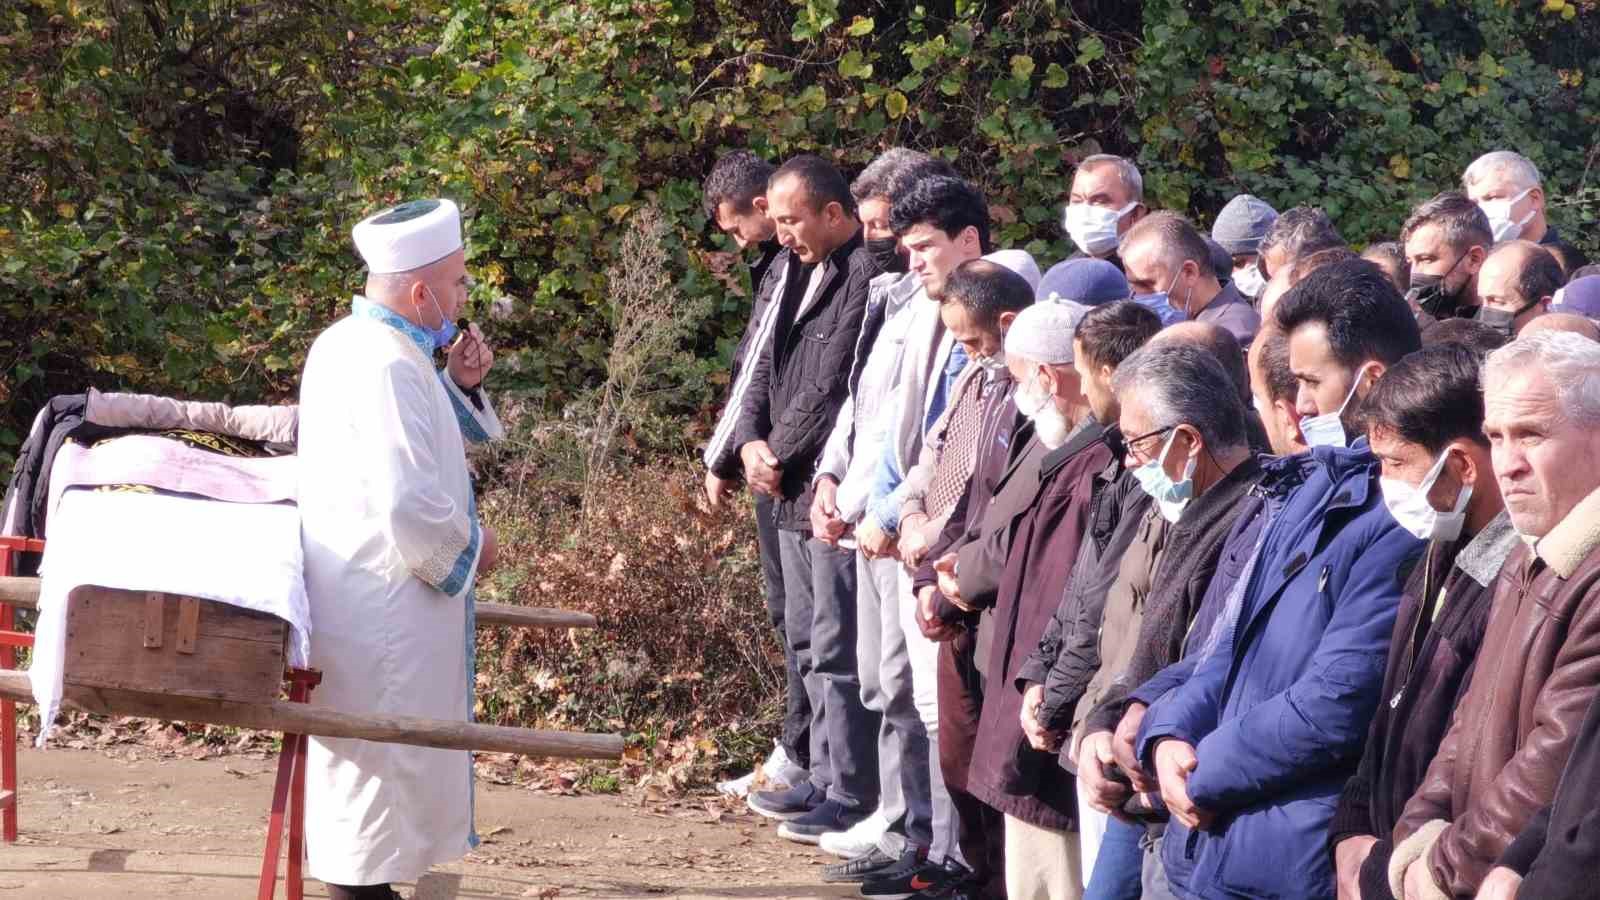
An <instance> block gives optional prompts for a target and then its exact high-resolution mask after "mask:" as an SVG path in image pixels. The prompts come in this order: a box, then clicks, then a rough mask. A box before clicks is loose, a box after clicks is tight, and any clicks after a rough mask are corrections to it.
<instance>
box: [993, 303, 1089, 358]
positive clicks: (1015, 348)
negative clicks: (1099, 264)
mask: <svg viewBox="0 0 1600 900" xmlns="http://www.w3.org/2000/svg"><path fill="white" fill-rule="evenodd" d="M1085 309H1086V308H1085V307H1083V306H1080V305H1078V304H1076V303H1035V304H1034V305H1032V306H1029V307H1027V308H1025V309H1023V310H1022V311H1021V312H1019V313H1017V318H1016V320H1015V321H1013V322H1012V323H1011V330H1010V331H1007V332H1006V356H1008V357H1013V358H1017V359H1026V360H1030V361H1032V362H1038V363H1045V364H1046V365H1052V366H1064V365H1070V364H1071V363H1072V334H1073V332H1074V331H1076V330H1077V329H1078V323H1079V322H1081V321H1082V320H1083V316H1084V312H1085Z"/></svg>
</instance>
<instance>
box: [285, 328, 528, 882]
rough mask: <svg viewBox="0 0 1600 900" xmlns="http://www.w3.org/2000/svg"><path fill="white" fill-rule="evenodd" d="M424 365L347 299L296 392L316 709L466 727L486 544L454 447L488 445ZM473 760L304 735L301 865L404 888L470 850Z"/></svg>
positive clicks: (427, 359)
mask: <svg viewBox="0 0 1600 900" xmlns="http://www.w3.org/2000/svg"><path fill="white" fill-rule="evenodd" d="M484 407H485V409H483V410H482V411H475V408H474V407H473V406H472V404H471V401H470V399H468V398H466V397H465V395H464V394H462V393H461V391H460V390H459V389H457V388H456V387H455V386H454V385H453V384H451V383H450V381H449V379H448V378H447V377H441V375H440V373H439V372H438V371H437V370H436V369H435V368H434V365H433V361H432V358H431V344H430V342H429V338H428V336H427V335H426V334H425V333H423V332H421V331H420V330H419V329H416V328H415V326H412V325H410V323H408V322H406V321H405V320H403V319H400V318H399V317H398V316H395V315H394V314H393V313H392V312H389V311H388V310H385V309H383V308H382V307H380V306H377V305H375V304H372V303H369V302H367V301H365V300H363V299H361V298H357V299H356V302H355V306H354V314H353V315H351V316H350V317H348V318H346V319H344V320H342V321H340V322H338V323H336V324H334V325H333V326H332V327H330V328H329V329H328V330H327V331H325V332H323V333H322V335H321V336H319V337H318V338H317V341H316V343H315V344H314V345H313V346H312V348H311V352H310V353H309V354H308V356H307V358H306V368H305V375H304V378H303V380H302V382H301V389H300V447H299V453H300V463H301V466H300V469H301V481H300V485H301V491H300V515H301V520H302V523H303V541H304V546H305V554H306V587H307V590H308V592H309V595H310V598H311V615H312V622H313V626H314V628H315V629H316V635H317V641H316V644H315V646H314V647H313V648H312V664H313V665H314V666H315V667H317V668H319V669H321V670H322V674H323V680H322V684H321V685H320V686H318V687H317V689H316V690H315V691H313V692H312V694H311V702H312V703H313V704H314V705H317V706H322V707H326V708H329V709H334V710H339V711H348V712H361V713H368V714H373V713H376V714H380V715H382V714H399V715H411V716H425V717H428V718H434V719H447V720H451V721H457V722H464V721H467V720H468V719H469V717H470V715H471V703H470V699H469V698H470V693H471V683H470V681H469V679H468V667H469V657H468V647H470V646H471V644H470V642H471V641H472V640H473V639H474V636H473V635H472V633H471V616H470V608H469V605H470V603H471V588H472V582H473V578H474V575H475V573H476V571H477V565H478V551H479V549H480V546H481V539H480V536H481V532H480V530H479V525H478V521H477V515H476V510H475V508H474V506H473V499H472V483H471V478H470V476H469V473H468V469H467V462H466V453H465V441H466V440H483V439H486V438H489V437H493V436H495V435H497V434H498V433H499V423H498V422H497V421H496V420H495V419H494V416H493V412H492V410H490V409H489V408H488V404H487V402H485V403H484ZM471 787H472V765H471V756H470V754H468V753H466V752H465V751H460V750H438V749H431V748H424V747H411V746H404V745H401V744H379V743H371V742H367V741H360V740H351V739H335V738H318V737H313V738H311V740H310V742H309V751H308V759H307V764H306V847H307V853H308V857H307V860H308V869H309V871H310V873H311V875H313V876H314V877H316V878H318V879H321V880H322V881H325V882H330V883H333V884H347V885H362V884H380V883H385V882H396V881H411V880H413V879H415V878H416V877H417V876H419V875H421V874H422V873H423V872H425V871H427V869H428V868H429V867H430V866H433V865H435V864H439V863H444V862H449V861H451V860H454V859H457V858H459V857H461V856H462V855H463V854H465V853H466V852H467V851H468V850H469V849H470V848H471V845H472V841H473V837H472V790H471Z"/></svg>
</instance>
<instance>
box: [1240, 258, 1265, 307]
mask: <svg viewBox="0 0 1600 900" xmlns="http://www.w3.org/2000/svg"><path fill="white" fill-rule="evenodd" d="M1233 286H1234V287H1236V288H1238V289H1239V295H1240V296H1242V297H1246V298H1249V299H1251V300H1254V299H1256V298H1257V297H1260V296H1261V292H1262V291H1263V290H1265V289H1266V287H1267V280H1266V279H1265V278H1263V277H1261V267H1260V266H1257V265H1249V266H1245V267H1244V268H1243V269H1242V270H1239V271H1235V272H1234V273H1233Z"/></svg>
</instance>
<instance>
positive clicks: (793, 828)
mask: <svg viewBox="0 0 1600 900" xmlns="http://www.w3.org/2000/svg"><path fill="white" fill-rule="evenodd" d="M870 815H872V812H871V811H870V810H862V809H848V808H846V807H844V806H843V805H841V804H839V803H837V802H835V801H833V800H825V801H823V803H822V805H821V806H818V807H817V808H816V809H813V810H812V811H810V812H808V813H806V814H805V815H802V816H797V817H795V818H792V819H790V820H788V821H787V822H784V823H783V824H782V825H779V826H778V837H781V838H788V839H789V840H791V841H797V842H799V843H802V844H815V843H818V842H820V841H821V840H822V836H823V835H824V834H826V833H828V832H830V831H848V830H849V828H850V826H852V825H854V824H856V823H857V822H859V821H861V820H862V819H865V818H866V817H867V816H870Z"/></svg>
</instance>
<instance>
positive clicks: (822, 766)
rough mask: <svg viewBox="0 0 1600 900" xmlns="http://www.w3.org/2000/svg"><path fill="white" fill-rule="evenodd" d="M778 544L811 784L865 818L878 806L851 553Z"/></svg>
mask: <svg viewBox="0 0 1600 900" xmlns="http://www.w3.org/2000/svg"><path fill="white" fill-rule="evenodd" d="M778 545H779V550H780V553H781V555H782V558H783V588H784V602H785V606H786V610H785V627H784V630H785V632H786V634H787V636H788V638H789V646H790V648H792V649H793V651H794V657H795V664H796V666H797V667H798V668H799V670H800V678H801V680H802V681H804V682H805V686H806V694H807V695H808V696H809V697H810V698H811V783H812V784H813V785H814V786H816V787H817V788H818V789H819V790H822V791H825V792H826V793H827V796H828V799H829V800H832V801H834V802H836V803H838V804H840V805H841V806H844V807H847V808H849V809H854V810H860V811H862V812H871V811H872V810H873V808H874V807H876V806H877V804H878V728H879V724H878V723H879V718H880V717H879V716H878V714H877V713H874V712H872V711H871V710H869V709H867V708H866V706H865V705H863V704H862V702H861V677H860V674H859V670H858V668H857V666H856V564H855V557H856V553H855V551H854V550H845V549H841V548H838V547H830V546H828V545H827V544H824V543H822V542H821V541H816V540H812V538H811V535H810V534H809V533H807V532H803V531H779V532H778ZM804 623H809V624H810V627H809V628H806V627H804Z"/></svg>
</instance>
